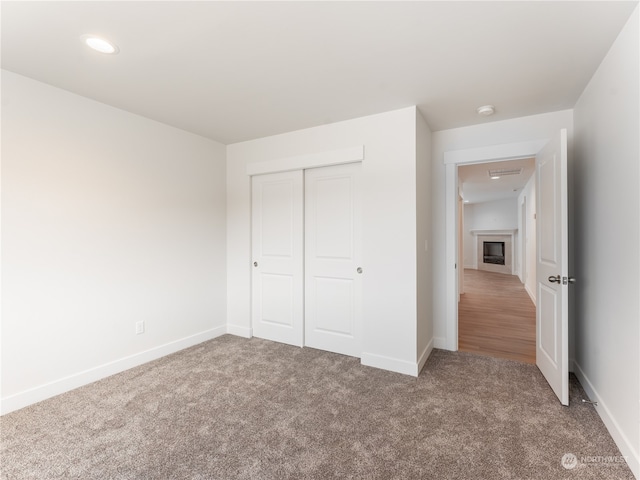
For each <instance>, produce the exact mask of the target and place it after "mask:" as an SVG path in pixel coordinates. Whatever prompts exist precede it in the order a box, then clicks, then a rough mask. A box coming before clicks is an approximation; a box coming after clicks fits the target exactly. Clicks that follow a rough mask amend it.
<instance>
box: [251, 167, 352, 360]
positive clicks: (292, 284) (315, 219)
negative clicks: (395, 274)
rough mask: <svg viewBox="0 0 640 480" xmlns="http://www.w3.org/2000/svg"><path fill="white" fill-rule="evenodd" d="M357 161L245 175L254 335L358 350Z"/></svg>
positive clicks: (344, 351) (348, 352) (330, 348)
mask: <svg viewBox="0 0 640 480" xmlns="http://www.w3.org/2000/svg"><path fill="white" fill-rule="evenodd" d="M360 168H361V167H360V164H359V163H354V164H346V165H337V166H330V167H321V168H313V169H309V170H305V171H304V172H303V171H302V170H299V171H293V172H284V173H274V174H266V175H257V176H254V177H252V254H253V259H252V262H253V267H252V268H253V275H252V325H253V334H254V335H255V336H256V337H260V338H265V339H268V340H274V341H278V342H283V343H288V344H291V345H297V346H303V345H306V346H309V347H314V348H319V349H322V350H327V351H331V352H336V353H342V354H345V355H352V356H357V357H359V356H360V354H361V350H362V347H361V337H362V335H361V332H362V326H361V323H362V321H361V318H362V269H361V258H360V251H361V243H362V228H361V200H360V197H361V192H360ZM303 246H304V248H303Z"/></svg>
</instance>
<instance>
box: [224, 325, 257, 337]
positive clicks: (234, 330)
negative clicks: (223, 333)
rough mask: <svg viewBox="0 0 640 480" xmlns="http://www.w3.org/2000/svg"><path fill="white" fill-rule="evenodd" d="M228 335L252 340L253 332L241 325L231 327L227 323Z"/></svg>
mask: <svg viewBox="0 0 640 480" xmlns="http://www.w3.org/2000/svg"><path fill="white" fill-rule="evenodd" d="M227 333H228V334H230V335H236V336H238V337H244V338H251V337H252V336H253V331H252V330H251V328H250V327H241V326H239V325H231V324H229V323H227Z"/></svg>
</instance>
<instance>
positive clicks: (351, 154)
mask: <svg viewBox="0 0 640 480" xmlns="http://www.w3.org/2000/svg"><path fill="white" fill-rule="evenodd" d="M363 161H364V145H358V146H357V147H351V148H343V149H340V150H331V151H327V152H318V153H309V154H306V155H296V156H294V157H283V158H276V159H273V160H265V161H264V162H255V163H249V164H248V165H247V175H249V176H253V175H262V174H264V173H277V172H288V171H291V170H306V169H309V168H316V167H328V166H330V165H341V164H344V163H354V162H363Z"/></svg>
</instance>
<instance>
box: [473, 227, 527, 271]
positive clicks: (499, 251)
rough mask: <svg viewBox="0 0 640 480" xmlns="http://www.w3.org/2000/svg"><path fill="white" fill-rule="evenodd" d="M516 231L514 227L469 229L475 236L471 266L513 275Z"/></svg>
mask: <svg viewBox="0 0 640 480" xmlns="http://www.w3.org/2000/svg"><path fill="white" fill-rule="evenodd" d="M517 232H518V230H516V229H513V230H471V233H472V234H473V236H474V237H476V248H475V255H474V258H473V261H474V264H473V267H471V268H477V269H478V270H484V271H485V272H494V273H504V274H506V275H515V270H514V266H515V263H514V261H513V260H514V258H515V253H516V252H515V251H514V246H515V241H514V235H516V234H517ZM487 244H488V245H487ZM496 257H497V258H496Z"/></svg>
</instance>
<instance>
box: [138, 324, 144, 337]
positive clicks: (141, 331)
mask: <svg viewBox="0 0 640 480" xmlns="http://www.w3.org/2000/svg"><path fill="white" fill-rule="evenodd" d="M141 333H144V322H136V335H140V334H141Z"/></svg>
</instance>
